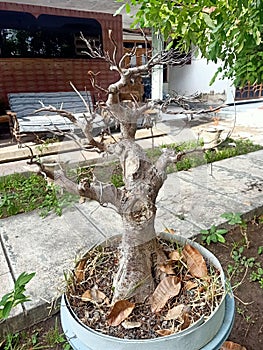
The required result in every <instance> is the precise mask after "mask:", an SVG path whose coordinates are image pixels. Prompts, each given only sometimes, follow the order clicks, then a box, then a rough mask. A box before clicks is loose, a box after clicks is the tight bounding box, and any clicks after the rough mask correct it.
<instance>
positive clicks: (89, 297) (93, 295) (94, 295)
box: [81, 285, 108, 304]
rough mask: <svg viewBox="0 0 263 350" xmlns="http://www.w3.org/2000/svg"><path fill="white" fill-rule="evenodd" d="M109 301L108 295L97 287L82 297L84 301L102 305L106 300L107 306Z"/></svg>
mask: <svg viewBox="0 0 263 350" xmlns="http://www.w3.org/2000/svg"><path fill="white" fill-rule="evenodd" d="M107 299H108V298H107V296H106V294H104V293H103V292H101V291H100V290H99V289H98V287H97V286H96V285H95V286H94V287H92V288H91V289H88V290H86V291H85V292H84V293H83V294H82V296H81V300H82V301H95V302H96V303H101V302H103V301H104V300H105V301H106V304H108V301H107Z"/></svg>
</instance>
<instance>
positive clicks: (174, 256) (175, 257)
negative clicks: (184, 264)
mask: <svg viewBox="0 0 263 350" xmlns="http://www.w3.org/2000/svg"><path fill="white" fill-rule="evenodd" d="M181 256H182V254H180V253H179V252H178V250H173V251H172V252H170V253H169V259H171V260H175V261H178V260H180V259H181Z"/></svg>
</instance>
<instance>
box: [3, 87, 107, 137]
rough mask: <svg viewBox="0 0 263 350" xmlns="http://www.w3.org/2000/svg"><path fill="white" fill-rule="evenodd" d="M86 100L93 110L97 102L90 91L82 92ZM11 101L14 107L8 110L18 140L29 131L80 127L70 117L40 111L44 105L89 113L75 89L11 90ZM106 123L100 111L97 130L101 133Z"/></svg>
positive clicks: (78, 115)
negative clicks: (93, 101) (45, 90)
mask: <svg viewBox="0 0 263 350" xmlns="http://www.w3.org/2000/svg"><path fill="white" fill-rule="evenodd" d="M80 93H81V95H82V96H83V98H84V99H85V101H86V103H87V104H88V105H89V106H90V109H91V111H93V103H92V98H91V94H90V92H87V91H81V92H80ZM8 101H9V106H10V109H11V111H10V112H8V115H10V119H11V121H10V122H11V130H12V135H13V137H14V138H15V139H16V141H17V142H19V143H20V142H21V137H22V136H25V135H28V134H35V135H36V134H45V133H50V132H52V131H58V130H61V131H68V130H71V131H73V132H76V131H77V127H76V126H75V125H74V124H73V123H71V122H70V121H69V120H68V119H67V118H66V117H63V116H60V115H58V114H55V113H52V112H46V111H43V112H39V113H35V111H36V110H38V109H40V108H41V107H42V105H41V103H42V104H44V105H45V106H46V107H48V106H53V107H55V108H57V109H63V110H66V111H69V112H71V113H73V114H74V115H75V116H76V117H77V118H80V119H81V118H85V113H88V111H87V109H86V107H85V105H84V103H83V101H82V100H81V98H80V97H79V96H78V94H77V93H76V92H74V91H72V92H43V93H9V94H8ZM102 127H103V120H102V117H100V116H99V115H97V117H96V119H95V127H94V129H93V130H94V133H98V132H99V129H100V130H101V128H102Z"/></svg>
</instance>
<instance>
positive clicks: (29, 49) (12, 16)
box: [0, 11, 102, 58]
mask: <svg viewBox="0 0 263 350" xmlns="http://www.w3.org/2000/svg"><path fill="white" fill-rule="evenodd" d="M80 33H82V34H83V35H84V37H85V38H86V39H88V40H90V42H91V46H93V45H97V46H100V47H102V29H101V26H100V24H99V22H98V21H97V20H95V19H92V18H78V17H66V16H54V15H40V16H39V17H38V18H37V19H36V18H35V17H34V16H33V15H31V14H29V13H23V12H16V11H0V57H8V58H9V57H44V58H50V57H53V58H83V57H85V58H90V56H88V55H87V54H85V53H84V52H83V51H87V47H86V45H85V43H84V42H83V40H81V39H80Z"/></svg>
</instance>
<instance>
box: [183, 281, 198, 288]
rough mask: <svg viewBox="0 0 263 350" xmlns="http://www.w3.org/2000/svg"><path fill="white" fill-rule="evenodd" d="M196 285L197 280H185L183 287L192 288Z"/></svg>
mask: <svg viewBox="0 0 263 350" xmlns="http://www.w3.org/2000/svg"><path fill="white" fill-rule="evenodd" d="M197 287H198V283H197V282H193V281H187V282H186V283H185V285H184V288H185V289H186V290H192V289H194V288H197Z"/></svg>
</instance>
